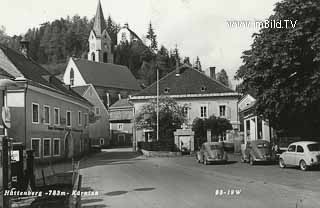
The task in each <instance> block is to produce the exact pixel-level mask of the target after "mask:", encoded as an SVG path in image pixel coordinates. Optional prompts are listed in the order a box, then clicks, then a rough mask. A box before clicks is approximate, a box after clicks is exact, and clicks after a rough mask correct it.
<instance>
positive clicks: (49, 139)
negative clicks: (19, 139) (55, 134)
mask: <svg viewBox="0 0 320 208" xmlns="http://www.w3.org/2000/svg"><path fill="white" fill-rule="evenodd" d="M44 141H49V155H44ZM42 143H43V144H42V153H43V158H48V157H51V138H43V139H42Z"/></svg>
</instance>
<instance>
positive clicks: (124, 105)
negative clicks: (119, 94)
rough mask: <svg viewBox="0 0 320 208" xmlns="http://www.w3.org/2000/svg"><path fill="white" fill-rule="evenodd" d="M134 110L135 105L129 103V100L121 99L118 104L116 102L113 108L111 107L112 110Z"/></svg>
mask: <svg viewBox="0 0 320 208" xmlns="http://www.w3.org/2000/svg"><path fill="white" fill-rule="evenodd" d="M128 107H129V108H132V107H133V105H132V103H131V102H130V101H129V99H120V100H118V101H117V102H115V103H114V104H113V105H112V106H110V109H114V108H128Z"/></svg>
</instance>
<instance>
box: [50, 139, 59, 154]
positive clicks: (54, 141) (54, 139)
mask: <svg viewBox="0 0 320 208" xmlns="http://www.w3.org/2000/svg"><path fill="white" fill-rule="evenodd" d="M55 141H59V154H57V155H56V154H54V150H55V149H54V142H55ZM52 155H53V156H55V157H57V156H60V155H61V139H60V138H53V142H52Z"/></svg>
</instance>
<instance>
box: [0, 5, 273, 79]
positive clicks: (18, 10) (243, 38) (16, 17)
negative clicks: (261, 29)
mask: <svg viewBox="0 0 320 208" xmlns="http://www.w3.org/2000/svg"><path fill="white" fill-rule="evenodd" d="M278 1H279V0H266V1H262V0H101V4H102V9H103V12H104V15H105V17H107V16H108V15H111V17H112V18H113V19H114V20H115V21H116V22H117V23H120V24H121V25H123V24H124V23H126V22H128V23H129V26H130V28H131V29H132V30H134V31H135V32H136V33H137V34H138V35H139V36H143V35H145V33H146V32H147V28H148V23H149V22H150V21H151V22H152V24H153V26H154V29H155V32H156V34H157V35H158V42H159V45H161V44H163V45H165V46H166V47H167V48H174V47H175V45H176V44H177V45H178V48H179V49H180V52H181V55H182V56H189V57H190V59H191V61H193V60H194V59H195V58H196V57H197V56H199V58H200V61H201V63H202V66H203V68H207V67H209V66H216V67H217V71H219V70H220V69H221V68H224V69H226V71H227V73H228V75H229V77H230V78H233V76H234V74H235V72H236V70H237V69H238V68H239V66H240V65H241V58H240V57H241V54H242V51H243V50H246V49H249V48H250V45H251V43H252V37H251V35H252V33H253V32H257V30H258V29H256V28H237V29H235V28H230V27H228V24H227V21H228V20H250V21H251V20H252V21H255V20H263V19H265V18H267V17H268V16H269V15H271V14H272V12H273V8H274V5H275V3H276V2H278ZM97 2H98V0H54V1H53V0H0V5H1V8H0V25H3V26H5V28H6V33H7V34H8V35H18V34H23V33H25V32H26V31H27V29H28V28H32V27H38V26H39V24H41V23H43V22H47V21H52V20H55V19H58V18H61V17H66V16H67V15H69V16H73V15H75V14H78V15H80V16H87V17H88V18H89V19H91V18H92V17H93V16H94V14H95V11H96V7H97Z"/></svg>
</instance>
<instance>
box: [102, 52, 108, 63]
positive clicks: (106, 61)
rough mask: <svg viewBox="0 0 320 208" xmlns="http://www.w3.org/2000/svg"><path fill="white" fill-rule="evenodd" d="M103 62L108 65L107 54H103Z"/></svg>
mask: <svg viewBox="0 0 320 208" xmlns="http://www.w3.org/2000/svg"><path fill="white" fill-rule="evenodd" d="M103 62H104V63H108V53H107V52H104V53H103Z"/></svg>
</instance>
